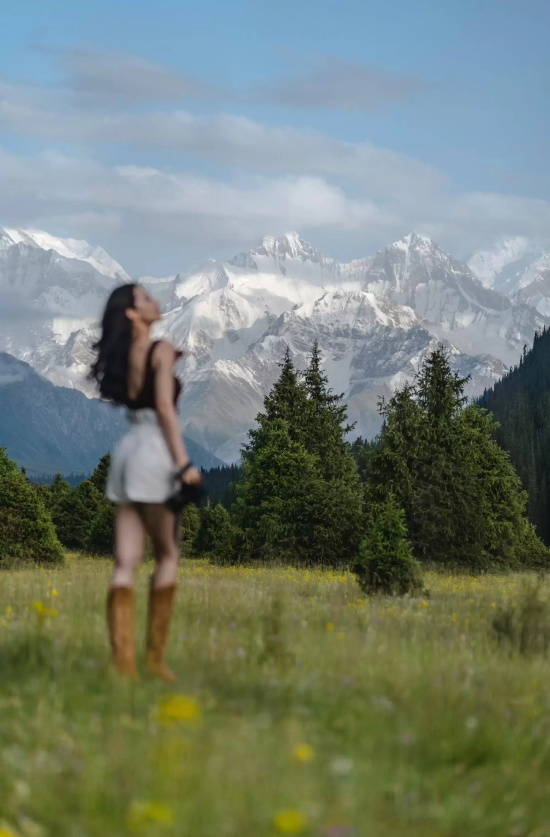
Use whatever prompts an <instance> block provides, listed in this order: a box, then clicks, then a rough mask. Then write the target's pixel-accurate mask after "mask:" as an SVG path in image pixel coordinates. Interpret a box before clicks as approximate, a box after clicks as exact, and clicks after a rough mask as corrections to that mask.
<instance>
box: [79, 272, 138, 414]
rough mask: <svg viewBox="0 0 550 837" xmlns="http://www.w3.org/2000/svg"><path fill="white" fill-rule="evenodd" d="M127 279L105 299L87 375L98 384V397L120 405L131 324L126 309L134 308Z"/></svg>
mask: <svg viewBox="0 0 550 837" xmlns="http://www.w3.org/2000/svg"><path fill="white" fill-rule="evenodd" d="M136 287H137V285H136V284H135V283H133V282H129V283H128V284H125V285H119V287H118V288H115V289H114V291H113V292H112V294H111V296H110V297H109V299H108V300H107V305H106V306H105V311H104V312H103V318H102V320H101V337H100V338H99V340H98V341H97V343H94V344H93V346H92V348H93V349H94V351H97V353H98V354H97V358H96V359H95V361H94V362H93V363H92V365H91V368H90V372H89V373H88V378H89V379H90V380H95V381H96V382H97V383H98V384H99V392H100V395H101V397H102V398H105V399H107V400H108V401H114V403H115V404H124V403H125V401H126V399H127V398H128V359H129V355H130V346H131V344H132V324H131V322H130V320H129V319H128V317H127V316H126V309H127V308H134V307H135V302H134V288H136Z"/></svg>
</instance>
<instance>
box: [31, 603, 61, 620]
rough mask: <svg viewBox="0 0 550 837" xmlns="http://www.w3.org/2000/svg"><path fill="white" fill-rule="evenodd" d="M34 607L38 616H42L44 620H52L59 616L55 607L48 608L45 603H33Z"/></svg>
mask: <svg viewBox="0 0 550 837" xmlns="http://www.w3.org/2000/svg"><path fill="white" fill-rule="evenodd" d="M32 607H33V610H34V612H35V613H36V615H37V616H41V617H42V618H44V619H46V617H48V616H50V617H52V618H55V617H56V616H57V610H56V609H55V607H48V606H47V605H45V604H44V602H33V603H32Z"/></svg>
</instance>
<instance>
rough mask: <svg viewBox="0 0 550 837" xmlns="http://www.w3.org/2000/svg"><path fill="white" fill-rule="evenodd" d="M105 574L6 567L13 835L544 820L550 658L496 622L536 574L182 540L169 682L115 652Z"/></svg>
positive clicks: (2, 818) (430, 836) (3, 627)
mask: <svg viewBox="0 0 550 837" xmlns="http://www.w3.org/2000/svg"><path fill="white" fill-rule="evenodd" d="M150 569H151V567H150V566H147V565H146V566H144V567H143V568H142V571H141V572H140V576H139V582H138V595H139V647H140V649H141V647H142V645H143V642H142V638H143V631H144V622H145V599H146V584H147V578H148V575H149V572H150ZM109 573H110V564H109V563H108V562H106V561H102V560H92V559H85V558H82V557H78V556H76V555H69V556H68V560H67V562H66V564H65V566H63V567H60V568H57V569H52V570H40V569H36V568H35V569H21V570H12V571H6V572H3V573H1V574H0V836H1V837H8V835H10V836H11V835H20V837H27V835H28V837H50V836H51V837H110V835H113V836H114V835H116V837H123V836H124V835H133V834H142V835H146V837H147V835H167V837H168V835H177V837H188V836H189V837H195V835H196V836H197V837H263V836H264V835H266V837H271V835H280V834H302V835H306V836H307V835H318V836H319V837H360V836H361V837H362V836H363V835H365V837H367V836H369V837H370V836H371V835H372V837H401V835H407V837H523V835H525V837H550V790H549V788H550V663H549V662H548V659H547V657H546V656H545V655H544V654H541V653H539V654H536V653H535V654H531V655H529V654H527V655H522V654H520V653H518V652H517V651H514V650H513V649H511V648H509V647H507V646H506V645H502V644H499V643H497V641H496V638H495V635H494V631H493V629H492V625H491V623H492V620H493V618H494V616H495V614H496V613H498V612H499V608H500V607H501V605H502V603H505V602H507V601H512V600H516V599H517V598H519V597H521V596H522V595H524V594H523V587H524V584H525V579H524V578H522V577H521V576H503V577H497V576H491V577H489V576H485V577H482V578H477V579H476V578H468V577H452V576H443V575H435V574H428V576H427V586H428V588H429V590H430V598H429V599H410V600H409V599H403V600H390V599H384V598H380V599H370V600H366V599H365V598H363V597H362V596H361V594H360V592H359V588H358V586H357V585H356V582H355V580H354V578H353V576H351V575H349V574H343V573H342V574H339V573H330V572H323V571H305V570H294V569H284V568H278V569H275V568H274V569H244V568H243V569H241V568H227V569H225V568H218V567H214V566H210V565H209V564H207V563H205V562H200V561H195V562H193V561H185V562H183V564H182V567H181V569H180V587H179V591H178V598H177V603H176V611H175V615H174V621H173V625H172V633H171V638H170V643H169V652H168V661H169V663H170V664H171V665H172V667H173V668H174V670H175V671H176V672H177V674H178V676H179V682H178V683H177V684H176V685H175V686H173V685H170V686H166V685H164V684H162V683H159V682H156V681H153V680H149V679H143V680H142V681H141V682H140V683H138V684H128V683H125V682H120V681H117V680H116V679H114V678H113V677H112V676H111V675H109V674H108V673H107V672H106V662H107V659H108V647H107V634H106V627H105V618H104V610H105V607H104V602H105V593H106V587H107V582H108V577H109ZM542 595H543V597H545V596H546V597H550V593H549V591H547V590H546V589H544V591H543V594H542Z"/></svg>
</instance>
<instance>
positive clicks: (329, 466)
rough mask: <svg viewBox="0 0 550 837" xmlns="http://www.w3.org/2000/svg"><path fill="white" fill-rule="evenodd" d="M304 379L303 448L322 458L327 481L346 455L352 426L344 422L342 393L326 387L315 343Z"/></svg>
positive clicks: (339, 466)
mask: <svg viewBox="0 0 550 837" xmlns="http://www.w3.org/2000/svg"><path fill="white" fill-rule="evenodd" d="M303 380H304V385H305V390H306V393H307V396H308V404H307V411H306V416H307V419H306V420H307V440H306V447H307V449H308V451H309V452H310V453H313V454H315V455H316V456H319V457H320V458H321V467H322V468H323V469H324V470H325V475H326V476H327V477H328V478H330V477H331V476H333V475H334V474H335V473H338V471H339V470H340V468H341V466H342V462H343V459H345V455H346V454H348V450H347V447H346V443H345V437H346V435H347V434H348V433H349V432H350V431H351V430H353V428H354V427H355V423H354V424H348V423H347V417H348V414H347V406H346V404H343V403H342V399H343V397H344V396H343V394H341V395H334V394H333V391H332V389H331V388H330V387H329V385H328V377H327V375H326V373H325V372H324V371H323V369H322V367H321V352H320V349H319V343H318V341H317V340H315V342H314V343H313V347H312V349H311V355H310V358H309V365H308V367H307V369H306V370H305V372H304V373H303ZM342 425H344V426H342Z"/></svg>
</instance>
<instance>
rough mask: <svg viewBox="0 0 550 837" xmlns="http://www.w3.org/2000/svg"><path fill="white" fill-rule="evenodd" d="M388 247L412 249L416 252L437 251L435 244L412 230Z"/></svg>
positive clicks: (427, 237) (425, 236)
mask: <svg viewBox="0 0 550 837" xmlns="http://www.w3.org/2000/svg"><path fill="white" fill-rule="evenodd" d="M390 247H401V248H407V249H410V248H412V247H414V248H416V249H418V250H433V249H438V247H437V244H436V243H435V242H434V241H432V239H431V238H430V237H429V236H427V235H421V234H420V233H417V232H416V230H412V231H411V232H410V233H408V235H405V236H403V238H401V239H400V240H399V241H395V242H394V243H393V244H390Z"/></svg>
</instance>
